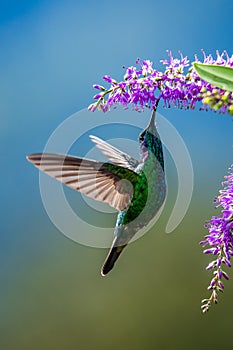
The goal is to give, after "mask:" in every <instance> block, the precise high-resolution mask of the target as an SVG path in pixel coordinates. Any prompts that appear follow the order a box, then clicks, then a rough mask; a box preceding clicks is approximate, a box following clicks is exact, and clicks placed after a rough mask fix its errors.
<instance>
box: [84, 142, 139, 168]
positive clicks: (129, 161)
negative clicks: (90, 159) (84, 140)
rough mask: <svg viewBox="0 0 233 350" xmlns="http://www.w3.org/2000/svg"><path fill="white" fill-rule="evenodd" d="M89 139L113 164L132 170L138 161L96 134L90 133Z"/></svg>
mask: <svg viewBox="0 0 233 350" xmlns="http://www.w3.org/2000/svg"><path fill="white" fill-rule="evenodd" d="M90 139H91V141H93V142H94V143H95V144H96V146H97V147H98V148H99V149H100V150H101V152H102V153H103V154H104V155H105V156H106V157H107V158H108V159H109V160H111V162H113V163H114V164H117V165H120V166H123V167H124V168H127V169H130V170H134V169H135V168H136V167H137V166H138V164H139V162H138V161H137V160H136V159H134V158H133V157H131V156H129V155H128V154H127V153H124V152H122V151H120V150H119V149H117V148H115V147H113V146H112V145H110V144H109V143H108V142H106V141H103V140H101V139H100V138H99V137H97V136H93V135H90Z"/></svg>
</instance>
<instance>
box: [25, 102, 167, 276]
mask: <svg viewBox="0 0 233 350" xmlns="http://www.w3.org/2000/svg"><path fill="white" fill-rule="evenodd" d="M155 113H156V109H155V108H154V109H153V111H152V114H151V118H150V122H149V124H148V126H147V127H146V129H145V130H144V131H143V132H142V133H141V134H140V135H139V143H140V152H141V160H140V162H138V161H137V160H136V159H134V158H133V157H131V156H129V155H128V154H126V153H124V152H122V151H120V150H118V149H117V148H115V147H113V146H112V145H110V144H109V143H107V142H105V141H103V140H101V139H100V138H98V137H96V136H90V138H91V140H92V141H93V142H94V143H95V144H96V146H97V147H98V148H99V149H100V150H101V151H102V152H103V154H104V155H105V156H107V158H108V159H109V160H110V162H105V163H103V162H98V161H95V160H89V159H85V158H78V157H73V156H69V155H60V154H50V153H37V154H31V155H28V156H27V159H28V160H29V161H30V162H31V163H33V164H34V165H35V166H36V167H37V168H39V169H40V170H42V171H44V172H45V173H47V174H48V175H50V176H52V177H54V178H56V179H57V180H59V181H61V182H63V183H64V184H66V185H67V186H69V187H71V188H73V189H75V190H77V191H80V192H82V193H85V194H86V195H87V196H89V197H91V198H94V199H95V200H98V201H102V202H107V203H108V204H109V205H110V206H112V207H113V208H115V209H117V210H118V211H119V213H118V217H117V222H116V227H115V232H114V239H113V242H112V246H111V248H110V251H109V253H108V256H107V258H106V260H105V262H104V264H103V267H102V269H101V274H102V276H105V275H106V274H107V273H108V272H109V271H110V270H112V268H113V266H114V264H115V262H116V260H117V259H118V257H119V255H120V254H121V252H122V251H123V249H124V248H125V247H126V246H127V244H128V243H129V241H130V240H131V239H132V237H133V236H134V235H135V234H136V233H137V232H138V231H139V230H140V229H141V228H143V227H145V226H146V225H147V224H148V223H149V221H151V219H152V218H153V217H154V216H155V215H156V213H157V212H158V210H159V208H160V207H161V206H162V204H163V202H164V199H165V196H166V181H165V174H164V159H163V149H162V143H161V140H160V137H159V134H158V131H157V129H156V126H155Z"/></svg>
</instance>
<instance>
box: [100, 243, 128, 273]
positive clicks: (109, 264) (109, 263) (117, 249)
mask: <svg viewBox="0 0 233 350" xmlns="http://www.w3.org/2000/svg"><path fill="white" fill-rule="evenodd" d="M125 246H126V244H125V245H121V246H114V245H113V246H112V248H111V249H110V251H109V254H108V256H107V258H106V260H105V262H104V264H103V267H102V269H101V275H102V276H105V275H107V273H108V272H109V271H111V270H112V268H113V266H114V264H115V262H116V261H117V259H118V258H119V256H120V254H121V252H122V250H123V249H124V248H125Z"/></svg>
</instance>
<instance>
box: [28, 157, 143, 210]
mask: <svg viewBox="0 0 233 350" xmlns="http://www.w3.org/2000/svg"><path fill="white" fill-rule="evenodd" d="M27 159H28V160H29V161H30V162H31V163H32V164H34V165H35V166H36V167H37V168H39V169H40V170H42V171H44V172H45V173H46V174H48V175H49V176H51V177H54V178H56V179H57V180H59V181H61V182H63V183H64V184H66V185H67V186H68V187H71V188H73V189H75V190H77V191H80V192H82V193H85V194H86V195H87V196H89V197H91V198H93V199H95V200H98V201H101V202H107V203H108V204H109V205H110V206H112V207H113V208H115V209H117V210H119V211H121V210H125V209H127V207H128V205H129V204H130V200H131V198H132V196H133V192H134V188H133V184H134V183H135V182H136V181H137V177H138V175H137V174H136V173H135V172H133V171H132V170H130V169H126V168H123V167H121V166H118V165H116V164H111V163H103V162H97V161H94V160H89V159H83V158H78V157H73V156H68V155H60V154H50V153H38V154H31V155H29V156H27Z"/></svg>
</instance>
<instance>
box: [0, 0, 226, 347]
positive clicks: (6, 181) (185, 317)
mask: <svg viewBox="0 0 233 350" xmlns="http://www.w3.org/2000/svg"><path fill="white" fill-rule="evenodd" d="M232 13H233V4H232V1H231V0H225V1H224V0H222V1H221V3H219V1H217V0H212V1H209V0H207V1H200V0H197V1H195V2H187V1H181V0H177V1H175V2H174V1H171V0H167V1H166V2H164V1H152V0H150V1H147V2H141V1H140V2H139V1H122V0H119V1H117V2H110V1H101V2H96V1H88V0H86V1H85V2H77V1H70V0H68V1H64V0H60V1H56V2H55V1H23V0H22V1H10V0H9V1H1V2H0V52H1V54H0V115H1V124H0V143H1V147H0V149H1V161H2V162H1V211H0V215H1V238H0V239H1V245H0V284H1V292H0V293H1V295H0V303H1V318H0V332H1V336H0V343H1V348H2V349H4V350H5V349H7V350H11V349H14V350H15V349H17V350H21V349H24V350H26V349H32V348H33V349H44V350H46V349H49V350H50V349H56V350H60V349H62V350H63V349H69V350H71V349H77V348H79V349H93V348H95V349H109V348H111V349H119V348H122V349H152V348H155V347H158V348H161V347H162V348H163V349H183V348H184V349H186V348H189V349H197V348H198V349H206V348H207V347H208V348H212V349H217V348H219V347H220V346H221V349H227V348H229V346H230V344H231V329H232V320H233V311H232V307H233V303H232V290H233V278H232V277H231V279H230V281H229V282H227V283H226V290H225V291H224V295H222V296H221V300H220V305H218V306H216V307H214V308H213V309H212V310H211V312H210V313H209V314H208V315H205V316H203V315H202V314H201V313H200V309H199V306H200V305H199V300H200V299H202V298H204V297H206V296H207V295H208V293H207V291H206V290H205V288H206V286H207V284H208V281H209V279H210V273H208V272H205V270H204V266H205V265H207V263H208V262H209V260H210V259H208V257H206V256H203V255H202V254H201V249H200V247H199V246H198V242H199V241H200V240H201V239H202V237H203V235H204V234H205V233H206V231H205V229H204V228H203V223H204V222H205V220H206V219H208V218H210V217H211V216H212V215H213V214H216V210H215V209H214V207H213V206H212V199H213V197H214V196H215V195H216V194H217V193H218V189H219V188H220V186H221V181H222V180H223V177H224V175H225V174H226V173H227V168H228V167H229V166H230V165H231V164H232V163H233V161H232V159H233V157H232V155H233V152H232V150H233V149H232V145H233V143H232V130H233V125H232V118H231V117H230V116H228V115H218V114H216V113H213V112H208V113H206V112H199V111H198V108H196V110H194V111H183V110H182V111H180V110H176V109H175V108H172V109H169V110H162V107H160V112H161V113H163V115H164V116H166V118H167V119H168V120H170V121H171V122H172V123H173V125H174V126H175V127H176V128H177V130H178V131H179V133H180V134H181V135H182V137H183V139H184V141H185V143H186V145H187V147H188V149H189V152H190V155H191V158H192V161H193V166H194V175H195V184H194V195H193V199H192V203H191V206H190V208H189V211H188V213H187V215H186V217H185V219H184V220H183V222H182V223H181V225H180V226H179V227H178V228H177V229H176V231H175V233H174V234H173V235H170V236H168V235H166V234H165V233H164V227H165V225H166V222H167V217H168V215H169V210H170V207H171V205H172V198H171V199H170V202H168V209H166V210H165V212H164V213H163V215H162V217H161V219H160V221H159V222H158V223H157V224H156V225H155V227H154V228H152V229H151V230H150V232H149V233H148V234H147V235H146V236H144V238H143V239H141V240H138V241H137V242H136V243H134V244H132V245H131V246H130V247H129V248H128V249H127V252H125V253H124V255H123V256H122V258H121V261H119V263H118V264H117V266H116V268H115V269H114V271H113V272H112V274H111V275H109V277H106V278H105V279H103V278H102V277H101V276H100V273H99V269H100V266H101V264H102V261H103V259H104V257H105V255H106V251H104V250H103V249H94V248H88V247H85V246H81V245H78V244H75V243H74V242H72V241H70V240H68V239H67V238H65V237H64V236H63V235H62V234H60V233H59V231H58V230H57V229H56V228H55V227H54V226H53V224H52V223H51V222H50V220H49V218H48V216H47V214H46V212H45V210H44V209H43V205H42V202H41V199H40V194H39V184H38V172H37V171H36V170H35V169H34V168H33V167H32V166H31V165H30V164H29V163H27V161H26V159H25V156H26V154H28V153H31V152H39V151H42V150H43V148H44V145H45V143H46V141H47V139H48V137H49V136H50V134H51V133H52V131H53V130H54V129H55V128H56V127H57V126H58V125H59V124H60V123H61V122H62V121H63V120H64V119H66V118H67V117H68V116H70V115H71V114H73V113H75V112H77V111H78V110H80V109H83V108H86V107H87V106H88V105H89V104H90V103H91V102H92V96H93V95H94V93H95V91H94V90H93V88H92V84H93V83H101V79H102V76H103V75H105V74H109V75H110V76H113V77H115V78H116V79H121V78H122V76H123V70H122V66H123V65H124V66H130V65H134V64H135V61H136V59H137V57H141V58H144V59H151V60H152V61H153V62H154V66H156V67H161V65H160V63H159V60H160V59H162V58H165V57H166V55H167V54H166V50H167V49H171V50H172V51H173V54H174V55H175V54H176V53H178V50H181V51H182V52H183V54H184V55H188V57H189V58H190V60H193V58H194V54H196V53H197V54H198V55H199V57H202V53H201V49H202V48H204V49H205V51H206V52H207V53H212V54H215V50H216V49H218V50H220V51H222V50H224V49H226V50H227V51H228V53H229V55H231V54H232V53H233V51H232V48H233V45H232V44H233V40H232V38H233V30H232ZM93 118H95V114H93ZM84 142H85V141H84ZM81 152H82V150H81V149H80V153H81ZM173 170H174V169H173ZM174 174H175V172H174ZM170 176H171V178H172V175H170ZM174 176H175V175H174ZM171 181H172V180H171ZM175 185H176V178H174V186H175ZM169 203H170V207H169Z"/></svg>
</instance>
